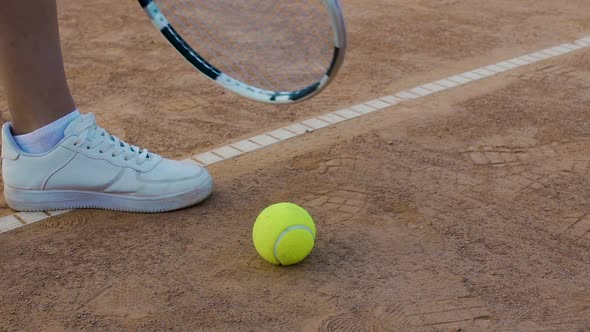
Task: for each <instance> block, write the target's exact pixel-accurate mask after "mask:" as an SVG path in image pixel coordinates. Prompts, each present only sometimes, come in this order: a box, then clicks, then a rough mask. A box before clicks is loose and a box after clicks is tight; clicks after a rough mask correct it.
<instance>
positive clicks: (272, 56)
mask: <svg viewBox="0 0 590 332" xmlns="http://www.w3.org/2000/svg"><path fill="white" fill-rule="evenodd" d="M158 5H159V6H160V9H161V11H162V13H163V14H164V15H165V16H166V17H167V18H168V20H169V21H170V23H171V24H172V26H174V28H175V29H176V30H177V32H178V33H179V34H180V36H182V38H183V39H184V40H185V41H186V42H187V44H188V45H190V46H191V47H192V48H193V49H194V50H195V51H196V52H198V53H199V54H200V55H201V56H202V57H203V58H205V59H207V61H208V62H210V63H211V64H212V65H213V66H215V67H216V68H218V69H219V70H221V71H222V72H224V73H225V74H227V75H229V76H231V77H233V78H235V79H238V80H241V81H244V82H245V83H247V84H249V85H252V86H257V87H260V88H263V89H269V90H276V91H294V90H298V89H301V88H304V87H306V86H308V85H310V84H313V83H316V82H318V81H319V80H320V79H321V78H322V77H323V76H324V74H325V73H326V71H327V69H328V67H329V66H330V63H331V60H332V56H333V54H332V53H333V47H334V41H333V39H334V35H333V32H332V27H331V21H330V17H329V15H328V12H327V10H326V8H325V7H324V5H323V3H322V2H321V1H318V0H299V1H286V0H274V1H247V0H216V1H196V0H159V1H158Z"/></svg>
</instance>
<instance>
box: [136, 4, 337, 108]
mask: <svg viewBox="0 0 590 332" xmlns="http://www.w3.org/2000/svg"><path fill="white" fill-rule="evenodd" d="M321 1H322V2H323V3H324V5H325V6H326V8H327V9H328V13H329V15H330V19H331V21H332V27H333V30H334V53H333V56H332V61H331V63H330V66H329V67H328V70H327V71H326V73H325V74H324V76H323V77H322V79H320V81H318V82H316V83H314V84H311V85H309V86H307V87H304V88H302V89H299V90H296V91H271V90H265V89H260V88H257V87H254V86H252V85H249V84H247V83H245V82H243V81H240V80H237V79H235V78H233V77H231V76H229V75H227V74H225V73H223V72H222V71H221V70H219V69H217V68H216V67H215V66H213V65H212V64H211V63H209V62H208V61H207V60H205V59H204V58H203V57H202V56H201V55H200V54H199V53H197V52H196V51H195V50H194V49H193V48H192V47H191V46H190V45H189V44H188V43H187V42H186V41H185V40H184V39H183V38H182V36H180V34H179V33H178V32H177V31H176V30H175V29H174V27H173V26H172V25H171V24H170V22H169V21H168V19H167V18H166V17H165V16H164V14H162V12H161V11H160V8H159V7H158V5H157V4H156V3H155V2H154V0H138V2H139V4H140V5H141V7H142V8H143V10H144V11H145V12H146V14H147V15H148V17H149V18H150V19H151V21H152V24H153V25H154V26H155V27H156V28H157V29H158V30H159V31H160V33H162V35H163V36H164V37H165V38H166V39H167V40H168V42H169V43H170V44H172V46H174V48H175V49H176V50H177V51H178V52H179V53H180V54H181V55H182V56H183V57H184V58H185V60H187V61H188V62H189V63H190V64H192V65H193V66H194V67H195V68H197V70H199V71H200V72H201V73H203V74H204V75H205V76H207V77H208V78H210V79H212V80H213V81H215V82H216V83H217V84H219V85H221V86H223V87H224V88H226V89H227V90H230V91H232V92H234V93H237V94H238V95H241V96H243V97H246V98H248V99H252V100H255V101H259V102H263V103H270V104H290V103H295V102H301V101H304V100H307V99H309V98H311V97H313V96H315V95H317V94H319V93H320V92H321V91H322V90H324V89H325V88H326V87H327V86H328V84H329V83H330V82H332V80H333V78H334V76H336V74H337V73H338V71H339V70H340V68H341V66H342V64H343V62H344V56H345V53H346V48H347V37H346V25H345V22H344V17H343V15H342V7H341V5H340V1H339V0H321Z"/></svg>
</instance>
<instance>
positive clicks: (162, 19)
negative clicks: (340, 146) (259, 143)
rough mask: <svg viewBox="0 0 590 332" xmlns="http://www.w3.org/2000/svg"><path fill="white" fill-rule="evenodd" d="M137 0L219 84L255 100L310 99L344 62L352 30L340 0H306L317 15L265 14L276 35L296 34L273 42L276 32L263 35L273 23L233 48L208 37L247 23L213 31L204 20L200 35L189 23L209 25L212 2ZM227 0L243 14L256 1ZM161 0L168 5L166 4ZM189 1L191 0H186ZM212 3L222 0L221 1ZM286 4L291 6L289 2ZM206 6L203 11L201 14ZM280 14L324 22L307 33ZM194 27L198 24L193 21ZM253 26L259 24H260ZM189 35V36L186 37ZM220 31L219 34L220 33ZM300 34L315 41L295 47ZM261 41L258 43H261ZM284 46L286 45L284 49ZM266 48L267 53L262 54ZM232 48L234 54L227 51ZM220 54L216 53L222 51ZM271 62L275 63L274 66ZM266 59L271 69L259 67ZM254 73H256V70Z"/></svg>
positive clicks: (192, 61)
mask: <svg viewBox="0 0 590 332" xmlns="http://www.w3.org/2000/svg"><path fill="white" fill-rule="evenodd" d="M138 1H139V4H140V5H141V6H142V8H143V9H144V11H145V12H146V13H147V15H148V16H149V18H150V19H151V21H152V23H153V24H154V26H155V27H156V28H157V29H158V30H159V31H160V32H161V33H162V35H163V36H164V37H165V38H166V39H167V40H168V42H169V43H170V44H172V46H173V47H174V48H175V49H176V50H177V51H178V52H179V53H180V54H181V55H182V56H183V57H184V58H185V59H186V60H187V61H188V62H189V63H190V64H192V65H193V66H194V67H195V68H196V69H197V70H199V71H200V72H201V73H203V74H204V75H205V76H207V77H208V78H210V79H212V80H213V81H215V82H216V83H217V84H219V85H221V86H223V87H224V88H226V89H228V90H230V91H232V92H234V93H237V94H239V95H241V96H243V97H246V98H248V99H251V100H255V101H259V102H264V103H271V104H288V103H295V102H300V101H303V100H307V99H309V98H311V97H313V96H315V95H317V94H319V93H320V92H321V91H322V90H324V89H325V88H326V87H327V86H328V84H329V83H330V82H332V80H333V79H334V77H335V76H336V74H337V73H338V71H339V70H340V68H341V66H342V64H343V62H344V57H345V54H346V48H347V36H346V25H345V21H344V16H343V12H342V8H341V4H340V1H339V0H306V1H309V2H312V1H313V2H314V6H315V7H314V8H311V7H308V8H309V9H308V10H309V11H310V12H311V14H313V15H316V16H313V17H311V15H310V13H307V14H306V15H308V16H306V17H304V15H303V13H302V14H301V17H295V18H292V17H293V16H294V15H291V17H288V18H286V19H285V18H280V17H279V15H275V17H279V18H278V19H277V18H269V17H265V16H264V15H262V16H263V17H262V19H261V20H269V22H270V23H269V24H270V25H272V24H274V28H275V29H276V30H277V35H280V34H281V33H283V34H285V35H288V36H289V37H292V38H290V39H289V38H287V40H286V41H283V40H281V39H279V38H280V37H276V38H274V43H273V41H271V40H270V39H273V37H272V36H271V38H268V40H266V39H262V38H260V37H258V36H259V35H262V36H263V37H268V36H269V34H272V33H273V31H274V30H271V28H272V27H273V26H270V27H269V28H268V29H267V30H266V31H265V33H266V34H264V33H260V31H259V30H258V33H256V32H252V33H251V35H255V36H257V37H256V38H258V39H256V38H254V39H255V42H254V43H250V44H249V45H248V43H246V46H249V47H244V48H242V49H241V50H237V49H236V52H238V54H233V53H234V52H233V50H231V47H227V45H223V43H222V42H218V43H212V42H210V40H209V41H207V39H206V38H216V35H215V34H219V36H221V34H227V33H230V32H232V31H233V30H237V29H238V28H243V27H242V26H236V27H234V28H233V30H232V28H231V27H229V26H227V25H231V23H232V22H236V20H235V18H234V21H228V22H224V24H223V25H222V24H221V23H219V25H220V27H219V28H218V30H217V31H213V32H203V31H205V29H206V28H207V27H200V26H199V32H198V33H200V34H208V35H206V37H203V36H198V38H195V37H197V34H198V33H197V32H195V31H193V30H191V29H190V26H191V25H189V24H195V25H198V24H199V23H198V22H197V23H194V22H193V23H190V22H189V23H187V22H188V20H190V19H195V18H199V22H200V21H201V20H203V22H201V24H204V25H207V24H208V23H207V22H206V21H207V18H208V16H204V15H209V14H208V12H211V8H194V7H190V5H191V4H192V5H193V6H194V1H191V0H138ZM223 1H226V2H228V1H231V3H230V4H229V5H225V6H227V7H233V9H234V10H233V11H234V12H235V11H236V8H237V12H238V14H239V15H242V16H245V15H248V14H247V10H244V9H245V8H246V7H243V8H239V5H240V4H241V5H242V6H251V3H255V2H252V1H237V0H223ZM223 1H222V2H223ZM158 2H160V4H161V5H162V7H164V10H163V9H162V8H161V6H160V5H159V4H158ZM187 3H190V4H189V5H187ZM200 3H204V2H200ZM209 3H210V4H211V3H219V1H215V2H209ZM271 3H272V1H271ZM275 3H279V4H281V5H283V6H288V5H289V3H288V2H286V1H284V2H283V1H276V0H275ZM292 3H297V2H292ZM181 4H182V5H181ZM318 4H319V5H321V6H322V8H321V9H320V8H319V7H318ZM210 6H212V5H210ZM218 9H219V8H218ZM225 9H227V8H225ZM240 9H241V10H240ZM248 9H249V8H248ZM278 9H281V8H278ZM287 9H288V10H291V9H289V8H287ZM304 9H305V8H304ZM201 10H202V12H203V14H201ZM320 10H323V12H321V13H320V12H319V11H320ZM187 13H191V14H187ZM166 14H169V15H168V16H170V18H171V19H172V22H171V20H169V18H168V17H167V15H166ZM291 14H292V13H291ZM199 15H201V16H199ZM258 15H260V14H258ZM268 15H272V13H269V14H268ZM268 15H267V16H268ZM209 16H211V15H209ZM281 20H284V21H288V22H290V24H294V23H301V24H303V23H308V24H313V23H316V24H317V25H321V28H319V27H318V28H317V29H315V30H313V33H303V32H302V31H295V30H299V28H297V27H298V26H300V25H299V24H298V25H297V27H295V28H293V26H287V25H282V24H283V23H282V22H281ZM314 20H315V22H314ZM173 22H176V23H178V25H179V26H180V30H181V32H179V30H177V29H176V28H175V26H174V23H173ZM210 23H211V22H210ZM227 23H229V24H227ZM215 24H217V23H215ZM211 25H212V26H213V25H214V24H213V23H211ZM187 26H188V27H187ZM192 27H194V25H193V26H192ZM253 27H254V28H256V26H255V25H254V26H253ZM247 28H248V29H251V28H252V25H250V26H247ZM221 29H222V30H221ZM260 29H264V28H260ZM289 29H291V30H292V31H290V30H289ZM213 30H215V29H213ZM245 30H247V29H245ZM281 30H282V31H281ZM246 32H247V31H246ZM184 35H186V36H187V37H184ZM219 36H217V38H218V39H219V38H220V37H219ZM246 36H248V35H246ZM298 38H300V39H298ZM235 39H238V38H235ZM295 39H298V40H301V41H302V44H305V42H306V41H309V45H312V46H313V47H307V48H306V49H303V48H304V47H301V48H293V47H291V49H288V48H289V46H292V45H297V44H296V43H294V42H293V40H295ZM189 40H190V41H189ZM199 41H200V42H199ZM232 42H235V41H231V40H230V41H229V42H228V43H230V44H231V43H232ZM256 42H257V43H258V44H256ZM281 43H283V44H285V45H287V46H286V47H283V46H284V45H283V44H281ZM203 45H207V46H208V47H209V50H208V51H203V52H201V53H199V52H197V50H196V48H198V47H199V46H203ZM305 46H307V45H305ZM214 47H218V48H219V49H218V50H215V49H213V50H211V48H214ZM283 48H284V49H285V50H283ZM244 50H245V52H243V53H241V51H244ZM281 52H282V53H281ZM297 52H299V53H297ZM261 53H262V54H263V55H262V56H260V54H261ZM227 54H232V55H231V56H228V55H227ZM244 54H247V55H249V56H250V57H251V59H250V58H247V56H246V57H245V56H244ZM215 55H217V57H216V56H215ZM265 55H267V56H271V57H272V58H273V59H282V58H284V59H285V63H283V64H278V63H275V62H273V61H267V62H265V61H260V59H262V58H264V56H265ZM232 57H233V60H234V61H235V60H236V59H238V61H239V62H247V63H246V64H243V63H238V62H237V61H236V62H235V63H231V61H230V60H228V58H232ZM244 58H247V60H250V62H249V63H248V61H247V60H244ZM299 59H305V61H308V63H303V64H300V63H299V62H300V61H298V60H299ZM295 63H299V64H298V66H295V65H293V66H292V64H295ZM219 64H221V65H219ZM272 64H275V65H274V66H271V65H272ZM267 65H268V67H269V73H261V72H256V68H258V69H259V70H260V67H263V70H262V71H265V70H266V68H265V67H266V66H267ZM271 67H272V68H273V70H274V71H273V72H272V73H271V72H270V71H271V70H270V68H271ZM283 69H284V70H283ZM252 73H254V74H255V75H252ZM276 73H280V75H275V74H276ZM271 76H272V77H271ZM275 76H276V77H275ZM279 76H280V77H281V78H280V79H279V78H278V77H279ZM279 81H280V82H279ZM287 81H288V82H287Z"/></svg>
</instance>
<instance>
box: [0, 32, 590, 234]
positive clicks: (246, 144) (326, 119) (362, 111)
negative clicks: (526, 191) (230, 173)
mask: <svg viewBox="0 0 590 332" xmlns="http://www.w3.org/2000/svg"><path fill="white" fill-rule="evenodd" d="M588 47H590V36H588V37H584V38H580V39H578V40H576V41H574V42H572V43H565V44H561V45H558V46H555V47H551V48H547V49H543V50H540V51H537V52H533V53H529V54H526V55H522V56H519V57H516V58H512V59H509V60H505V61H500V62H498V63H495V64H492V65H488V66H484V67H481V68H477V69H474V70H471V71H467V72H464V73H462V74H458V75H453V76H450V77H447V78H443V79H441V80H438V81H436V82H430V83H426V84H423V85H420V86H417V87H414V88H410V89H407V90H405V91H401V92H398V93H396V94H394V95H390V96H384V97H380V98H377V99H374V100H371V101H368V102H365V103H362V104H358V105H354V106H350V107H348V108H345V109H342V110H338V111H335V112H329V113H326V114H323V115H319V116H317V117H314V118H311V119H306V120H304V121H301V122H297V123H293V124H290V125H288V126H285V127H283V128H278V129H275V130H272V131H270V132H267V133H264V134H260V135H257V136H254V137H250V138H247V139H244V140H242V141H239V142H235V143H231V144H228V145H225V146H222V147H219V148H217V149H214V150H212V151H209V152H204V153H201V154H198V155H195V156H192V157H190V158H189V159H185V160H183V161H185V162H189V163H194V164H197V165H200V166H210V165H213V164H217V163H220V162H222V161H224V160H228V159H231V158H235V157H237V156H240V155H243V154H246V153H250V152H253V151H256V150H258V149H261V148H264V147H267V146H270V145H273V144H276V143H279V142H283V141H286V140H289V139H291V138H294V137H297V136H301V135H303V134H306V133H309V132H312V131H315V130H319V129H322V128H325V127H329V126H332V125H334V124H337V123H340V122H343V121H347V120H350V119H354V118H358V117H360V116H363V115H366V114H369V113H372V112H375V111H378V110H381V109H384V108H388V107H391V106H393V105H396V104H399V103H401V102H405V101H410V100H413V99H418V98H423V97H426V96H429V95H432V94H436V93H439V92H441V91H445V90H449V89H453V88H455V87H458V86H461V85H463V84H467V83H470V82H474V81H479V80H482V79H484V78H487V77H491V76H495V75H498V74H500V73H503V72H507V71H511V70H514V69H516V68H519V67H521V66H526V65H529V64H532V63H536V62H538V61H543V60H546V59H550V58H554V57H557V56H560V55H563V54H567V53H570V52H573V51H576V50H579V49H582V48H588ZM70 211H72V210H67V211H49V212H32V213H25V212H20V213H15V214H12V215H8V216H5V217H2V218H0V233H4V232H8V231H11V230H14V229H17V228H20V227H23V226H25V225H28V224H32V223H35V222H39V221H41V220H45V219H48V218H51V217H53V216H57V215H60V214H64V213H67V212H70Z"/></svg>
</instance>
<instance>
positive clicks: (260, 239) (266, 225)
mask: <svg viewBox="0 0 590 332" xmlns="http://www.w3.org/2000/svg"><path fill="white" fill-rule="evenodd" d="M315 234H316V233H315V224H314V222H313V219H312V218H311V216H310V215H309V213H307V211H305V209H303V208H302V207H300V206H298V205H295V204H292V203H278V204H274V205H271V206H269V207H267V208H266V209H264V210H263V211H262V212H261V213H260V215H259V216H258V218H256V222H255V223H254V229H253V231H252V239H253V240H254V247H256V251H258V253H259V254H260V256H262V258H264V259H265V260H267V261H269V262H270V263H272V264H276V265H293V264H297V263H299V262H301V261H302V260H304V259H305V257H307V255H309V253H310V252H311V250H312V249H313V246H314V242H315Z"/></svg>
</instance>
